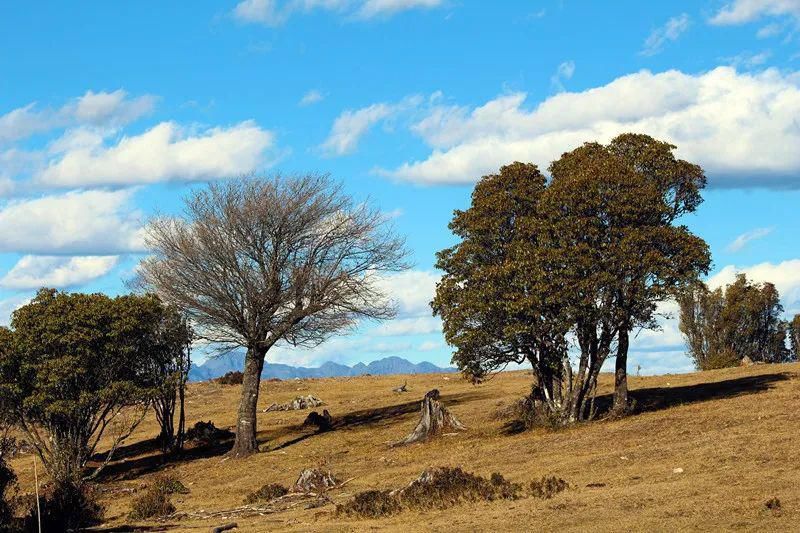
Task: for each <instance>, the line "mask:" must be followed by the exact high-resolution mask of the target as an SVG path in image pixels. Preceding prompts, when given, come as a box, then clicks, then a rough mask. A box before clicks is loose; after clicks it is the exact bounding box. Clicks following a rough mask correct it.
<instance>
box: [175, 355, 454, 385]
mask: <svg viewBox="0 0 800 533" xmlns="http://www.w3.org/2000/svg"><path fill="white" fill-rule="evenodd" d="M244 355H245V354H244V353H243V352H231V353H228V354H224V355H221V356H218V357H214V358H211V359H208V360H207V361H205V362H204V363H203V364H201V365H197V366H194V365H192V368H191V370H190V371H189V380H190V381H207V380H210V379H214V378H218V377H220V376H223V375H225V374H226V373H227V372H232V371H236V370H238V371H241V370H242V368H244ZM456 371H457V370H456V369H455V368H453V367H446V368H442V367H439V366H436V365H434V364H433V363H429V362H428V361H423V362H421V363H412V362H411V361H409V360H407V359H404V358H402V357H397V356H390V357H384V358H383V359H378V360H375V361H371V362H369V363H363V362H359V363H356V364H354V365H353V366H348V365H343V364H341V363H336V362H333V361H325V362H324V363H322V364H321V365H320V366H318V367H304V366H292V365H286V364H282V363H269V362H265V363H264V370H263V371H262V372H261V379H269V378H278V379H294V378H301V379H303V378H330V377H343V376H345V377H346V376H362V375H364V374H372V375H376V376H383V375H389V374H444V373H451V372H456Z"/></svg>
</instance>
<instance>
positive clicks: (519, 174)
mask: <svg viewBox="0 0 800 533" xmlns="http://www.w3.org/2000/svg"><path fill="white" fill-rule="evenodd" d="M672 149H674V147H672V146H671V145H668V144H666V143H660V142H658V141H655V140H653V139H651V138H649V137H646V136H641V135H623V136H620V137H617V138H616V139H614V140H613V141H612V142H611V144H609V145H608V146H603V145H600V144H597V143H587V144H585V145H583V146H581V147H579V148H577V149H575V150H573V151H572V152H568V153H566V154H564V155H562V157H561V158H560V159H559V160H557V161H555V162H553V164H552V165H551V166H550V169H549V170H550V174H551V178H550V180H549V181H548V180H546V179H545V178H544V176H542V174H541V173H540V172H539V171H538V170H537V169H536V167H535V166H534V165H531V164H522V163H514V164H512V165H508V166H505V167H502V168H501V170H500V173H499V174H495V175H489V176H485V177H483V178H481V180H480V181H479V182H478V184H477V185H476V187H475V191H474V192H473V195H472V204H471V206H470V208H469V209H467V210H466V211H456V212H455V215H454V217H453V221H452V223H451V225H450V228H451V230H452V231H453V232H454V233H455V234H456V235H457V236H458V237H459V238H460V239H461V240H460V242H459V243H458V244H456V245H455V246H453V247H451V248H448V249H445V250H443V251H441V252H439V254H438V256H437V259H438V261H437V267H438V268H440V269H441V270H443V271H444V276H443V277H442V280H441V282H440V283H439V285H438V286H437V293H436V297H435V298H434V300H433V302H432V306H433V310H434V313H435V314H438V315H441V317H442V319H443V322H444V332H445V337H446V340H447V341H448V342H449V343H450V344H452V345H454V346H455V347H456V352H455V355H454V359H453V360H454V362H455V363H456V364H457V365H458V366H459V367H460V368H461V369H462V370H464V371H466V372H468V373H470V374H471V375H473V376H476V377H478V378H480V377H483V376H484V375H486V374H487V373H489V372H492V371H494V370H497V369H498V368H501V367H502V366H503V365H505V364H508V363H509V362H517V363H521V362H523V361H526V360H527V361H529V362H530V363H531V364H532V365H533V368H534V373H535V374H536V377H537V380H536V387H535V390H534V396H535V397H536V399H537V401H540V402H542V404H543V405H544V406H545V407H546V409H547V410H549V411H550V412H552V413H557V415H558V417H560V418H561V419H562V420H563V421H570V420H579V419H583V418H587V417H589V416H591V414H590V397H591V396H592V395H593V391H594V389H595V387H596V384H597V383H596V380H597V376H598V374H599V371H600V368H601V367H602V365H603V363H604V362H605V360H606V359H607V358H608V357H609V356H611V355H614V353H613V352H614V348H615V346H616V348H617V352H616V355H617V357H618V359H620V360H622V361H623V362H624V360H625V357H626V356H627V336H628V333H629V332H630V331H631V330H632V329H633V328H635V327H648V328H653V327H656V323H655V321H654V316H655V312H656V305H657V303H658V302H660V301H662V300H664V299H665V298H667V297H668V296H669V295H671V294H674V293H675V291H676V290H677V289H678V288H680V287H683V286H685V285H686V284H688V283H691V282H692V281H694V280H696V279H697V277H698V276H699V275H700V274H701V273H704V272H706V271H707V269H708V264H709V253H708V248H707V246H706V244H705V243H704V242H703V241H702V239H700V238H698V237H696V236H695V235H693V234H692V233H691V232H689V230H688V229H687V228H686V227H685V226H681V225H676V224H674V222H675V221H676V220H677V219H678V218H679V217H680V216H681V215H683V214H685V213H688V212H691V211H693V210H694V209H695V207H696V206H697V205H698V204H699V203H700V197H699V190H700V189H701V188H702V186H703V185H704V182H705V178H704V176H703V173H702V170H701V169H700V168H699V167H697V166H696V165H691V164H689V163H687V162H685V161H681V160H678V159H675V158H674V156H673V155H672ZM618 371H619V365H618ZM625 375H626V374H625V373H624V372H623V373H622V378H623V379H622V380H620V379H618V382H617V388H618V390H619V389H620V388H621V387H623V386H624V392H625V394H624V397H623V404H625V403H627V385H626V381H625V380H624V377H625ZM619 377H620V375H619V372H618V378H619Z"/></svg>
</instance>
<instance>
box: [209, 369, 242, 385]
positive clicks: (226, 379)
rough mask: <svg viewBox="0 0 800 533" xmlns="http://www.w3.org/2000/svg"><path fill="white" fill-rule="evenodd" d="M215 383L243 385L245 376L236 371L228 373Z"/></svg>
mask: <svg viewBox="0 0 800 533" xmlns="http://www.w3.org/2000/svg"><path fill="white" fill-rule="evenodd" d="M214 381H216V382H217V383H219V384H220V385H241V384H242V382H243V381H244V374H242V373H241V372H239V371H238V370H234V371H231V372H226V373H225V375H224V376H220V377H218V378H217V379H215V380H214Z"/></svg>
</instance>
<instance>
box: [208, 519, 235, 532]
mask: <svg viewBox="0 0 800 533" xmlns="http://www.w3.org/2000/svg"><path fill="white" fill-rule="evenodd" d="M238 528H239V524H237V523H236V522H231V523H230V524H225V525H222V526H217V527H212V528H211V533H222V532H223V531H228V530H231V529H238Z"/></svg>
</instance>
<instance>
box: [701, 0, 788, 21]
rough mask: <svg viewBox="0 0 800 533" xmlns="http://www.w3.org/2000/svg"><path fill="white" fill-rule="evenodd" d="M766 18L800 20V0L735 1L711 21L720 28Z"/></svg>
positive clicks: (724, 7) (723, 8)
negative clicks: (779, 17)
mask: <svg viewBox="0 0 800 533" xmlns="http://www.w3.org/2000/svg"><path fill="white" fill-rule="evenodd" d="M764 16H773V17H775V16H791V17H794V18H797V19H800V0H734V2H732V3H729V4H726V5H725V6H723V7H722V9H720V10H719V11H718V12H717V13H716V14H715V15H714V16H713V17H712V18H711V20H710V22H711V24H715V25H718V26H732V25H738V24H745V23H747V22H752V21H754V20H757V19H760V18H761V17H764Z"/></svg>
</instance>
